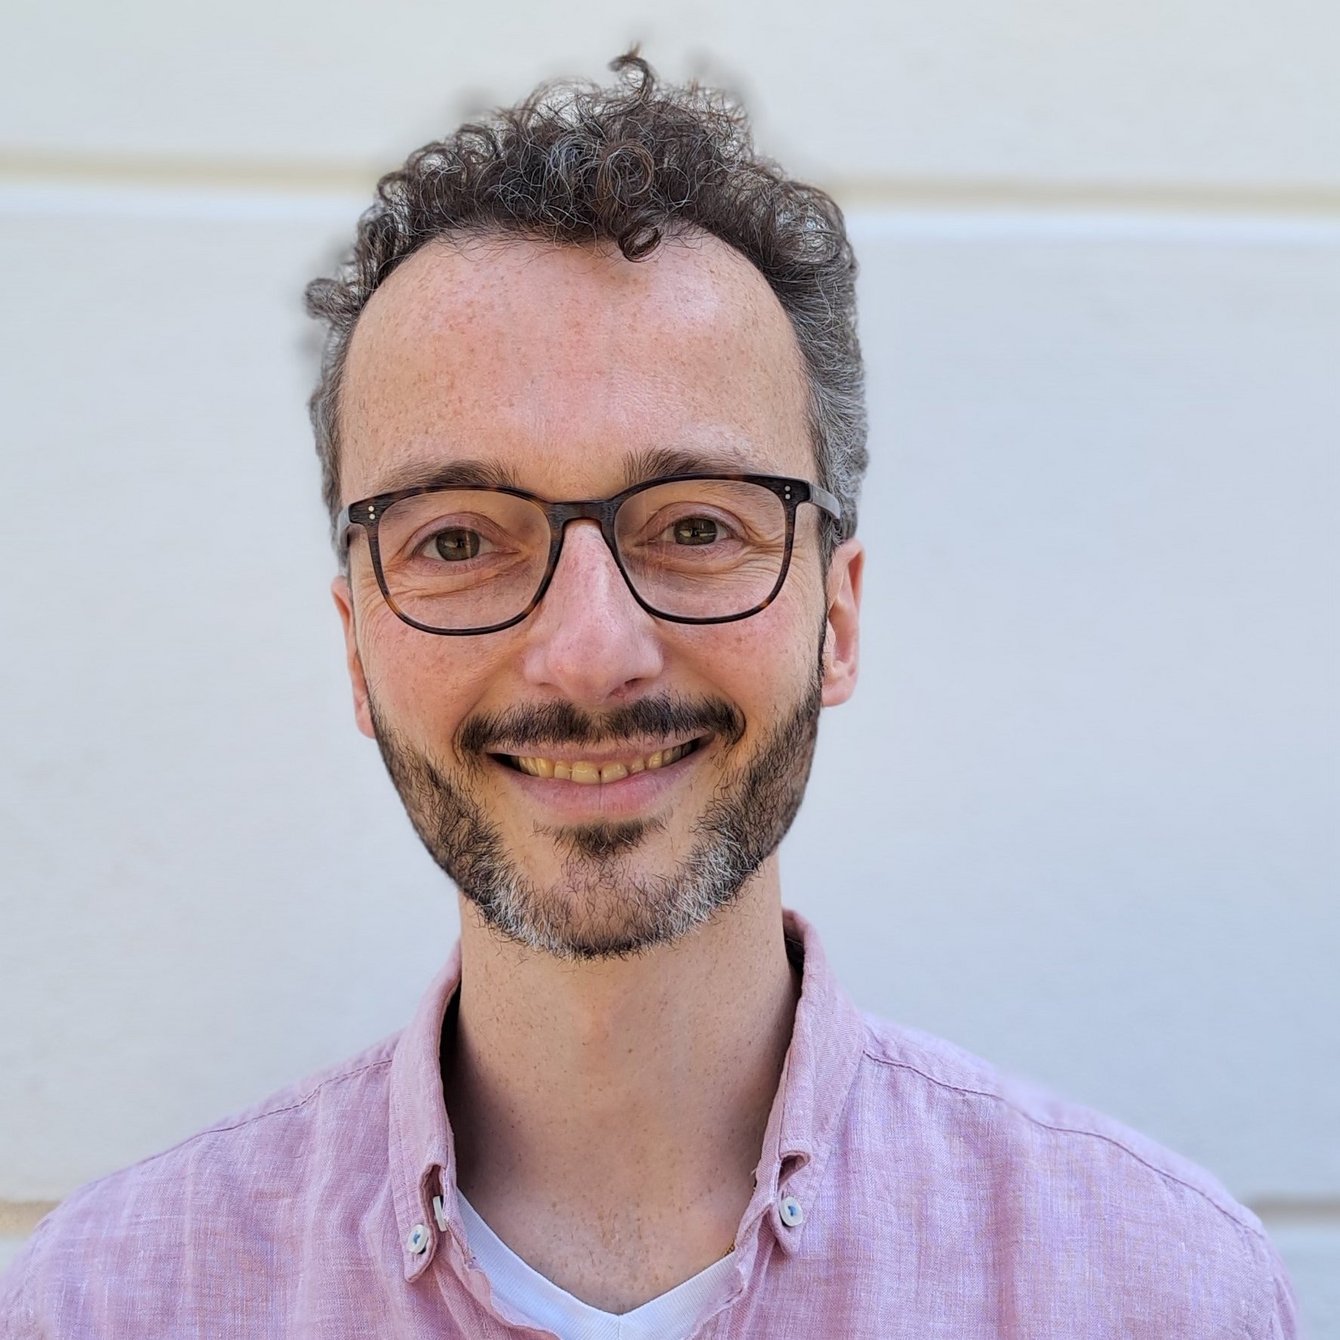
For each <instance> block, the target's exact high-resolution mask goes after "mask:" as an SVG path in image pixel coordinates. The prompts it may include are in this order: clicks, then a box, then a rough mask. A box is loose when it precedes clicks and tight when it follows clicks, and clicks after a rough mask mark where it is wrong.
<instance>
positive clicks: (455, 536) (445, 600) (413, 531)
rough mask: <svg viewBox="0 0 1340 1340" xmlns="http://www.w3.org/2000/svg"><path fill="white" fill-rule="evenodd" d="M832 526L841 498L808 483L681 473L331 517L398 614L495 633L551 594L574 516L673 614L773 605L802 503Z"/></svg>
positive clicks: (713, 616)
mask: <svg viewBox="0 0 1340 1340" xmlns="http://www.w3.org/2000/svg"><path fill="white" fill-rule="evenodd" d="M801 503H811V504H813V505H814V506H815V507H817V508H818V509H819V510H820V511H821V512H823V513H825V514H826V515H827V516H828V517H830V518H831V519H832V520H833V521H839V520H840V519H841V516H842V508H841V504H840V503H839V502H838V500H837V499H836V498H835V497H834V496H833V495H832V494H831V493H829V492H827V491H826V490H825V489H821V488H819V487H818V485H816V484H810V483H807V482H806V481H805V480H803V479H786V478H782V477H779V476H775V475H697V474H687V475H674V476H668V477H666V478H662V479H651V480H648V481H646V482H645V483H642V484H635V485H634V486H633V487H632V488H629V489H625V490H624V491H623V492H622V493H616V494H615V495H614V496H613V497H612V498H599V499H593V500H590V501H586V502H546V501H545V500H544V499H543V498H537V497H535V496H534V495H533V494H530V493H523V492H522V491H521V490H520V489H512V488H503V487H492V486H479V487H471V488H413V489H401V490H399V491H398V492H395V493H383V494H379V495H378V496H376V497H374V498H365V499H363V500H362V501H361V502H356V503H351V504H350V505H349V506H348V507H346V508H345V509H344V511H343V512H341V513H340V516H339V518H338V520H337V522H336V534H337V535H338V537H339V542H340V548H341V553H342V554H344V553H347V549H348V543H349V535H350V531H351V529H352V527H354V526H362V527H363V529H364V531H365V532H366V533H367V537H368V550H369V552H370V553H371V556H372V566H373V570H374V572H375V573H376V576H377V585H378V586H379V587H380V588H381V592H382V595H383V596H385V598H386V603H387V604H388V605H390V607H391V609H392V610H394V611H395V613H396V614H397V615H398V616H399V617H400V618H401V619H402V620H404V622H405V623H407V624H409V625H410V626H411V627H413V628H419V629H422V630H423V631H424V632H425V633H441V634H444V635H446V636H449V637H450V636H462V635H464V634H468V633H496V632H498V631H499V630H500V629H503V628H510V627H511V626H512V625H513V624H515V623H519V622H520V621H521V620H522V619H524V618H525V617H526V616H527V615H528V614H529V613H530V612H531V611H532V610H533V609H534V608H535V607H536V606H537V605H538V604H539V603H540V601H541V600H542V599H543V598H544V593H545V591H546V590H548V588H549V583H550V581H551V580H552V579H553V575H554V570H555V568H557V566H558V559H559V554H560V553H561V552H562V549H563V534H564V531H565V529H566V527H567V525H568V523H569V522H572V521H595V522H597V523H598V524H599V526H600V533H601V535H603V536H604V539H605V543H606V544H607V545H608V546H609V549H610V552H611V553H612V554H613V555H614V561H615V563H616V564H617V565H618V568H619V571H620V572H621V573H622V574H623V577H624V580H625V581H626V582H627V583H628V589H629V590H630V591H631V592H632V593H633V598H634V599H635V600H636V601H637V603H638V604H639V605H641V606H642V608H643V609H644V610H646V611H647V612H648V613H649V614H653V615H655V616H656V617H657V618H658V619H668V620H670V621H671V622H672V623H691V624H702V623H730V622H732V621H733V620H736V619H747V618H748V617H749V616H750V615H751V614H757V613H758V612H759V611H760V610H762V609H764V608H765V607H766V606H767V605H769V604H770V603H771V602H772V601H773V599H774V598H775V597H776V595H777V593H778V592H779V591H780V590H781V589H782V583H783V582H785V581H786V573H787V569H788V568H789V567H790V564H791V550H792V546H793V543H794V540H795V530H796V509H797V508H798V507H799V506H800V504H801Z"/></svg>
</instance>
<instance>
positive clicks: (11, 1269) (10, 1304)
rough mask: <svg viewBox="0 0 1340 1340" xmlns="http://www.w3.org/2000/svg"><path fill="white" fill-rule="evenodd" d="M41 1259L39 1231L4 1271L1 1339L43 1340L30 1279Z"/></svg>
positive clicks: (0, 1291) (0, 1296)
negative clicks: (34, 1312)
mask: <svg viewBox="0 0 1340 1340" xmlns="http://www.w3.org/2000/svg"><path fill="white" fill-rule="evenodd" d="M36 1258H37V1234H36V1233H34V1234H33V1236H32V1237H30V1238H29V1239H28V1241H27V1242H25V1243H24V1244H23V1246H22V1247H21V1248H20V1249H19V1254H18V1255H17V1256H16V1257H15V1258H14V1259H13V1260H12V1261H11V1262H10V1263H9V1265H8V1267H7V1268H6V1269H5V1271H4V1273H3V1274H0V1340H39V1337H40V1336H41V1335H42V1332H41V1331H39V1330H38V1329H37V1319H36V1318H35V1317H34V1316H33V1306H32V1293H31V1290H30V1289H29V1281H30V1278H31V1276H32V1272H33V1270H34V1268H35V1262H36Z"/></svg>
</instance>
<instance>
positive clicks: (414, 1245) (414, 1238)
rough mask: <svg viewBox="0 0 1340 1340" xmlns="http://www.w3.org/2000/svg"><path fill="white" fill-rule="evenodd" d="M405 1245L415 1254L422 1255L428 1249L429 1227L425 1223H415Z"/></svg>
mask: <svg viewBox="0 0 1340 1340" xmlns="http://www.w3.org/2000/svg"><path fill="white" fill-rule="evenodd" d="M405 1246H406V1247H408V1248H409V1249H410V1251H412V1252H413V1253H414V1255H415V1256H422V1255H423V1254H424V1252H426V1251H427V1250H428V1229H427V1228H426V1227H425V1226H424V1225H423V1224H415V1225H414V1227H413V1228H412V1229H411V1230H410V1234H409V1239H408V1241H407V1242H406V1243H405Z"/></svg>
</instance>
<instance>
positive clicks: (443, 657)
mask: <svg viewBox="0 0 1340 1340" xmlns="http://www.w3.org/2000/svg"><path fill="white" fill-rule="evenodd" d="M379 600H380V597H379ZM365 609H366V607H365ZM489 640H490V639H488V638H469V639H467V638H454V637H437V636H434V635H433V634H431V633H424V632H420V631H419V630H418V629H417V628H411V627H410V626H409V625H408V624H405V623H402V622H401V621H400V620H399V619H398V618H396V616H395V615H394V614H393V613H391V611H390V610H389V609H387V608H386V605H385V603H384V602H381V608H380V609H377V608H376V607H375V606H374V607H373V608H372V609H370V610H367V612H366V616H365V618H364V619H363V621H362V622H361V623H360V625H359V646H360V653H361V655H362V659H363V670H364V674H365V676H366V678H367V683H368V692H369V694H370V696H371V697H372V700H373V703H374V705H375V706H376V709H377V712H378V715H379V716H380V717H381V718H382V719H383V720H384V721H385V722H386V723H387V724H388V725H391V726H393V727H394V728H395V729H396V730H397V731H399V732H401V733H402V734H404V735H406V736H407V737H408V738H409V739H411V740H413V741H415V742H417V743H420V744H421V745H423V746H424V747H426V748H427V749H428V750H429V751H430V752H432V753H440V752H441V751H442V750H443V748H444V747H445V746H446V745H447V744H448V743H449V742H450V740H451V738H452V737H453V736H454V734H455V732H456V730H457V728H458V727H459V725H460V723H461V721H462V720H463V719H464V718H465V717H466V716H468V715H469V714H470V713H471V712H472V711H473V710H475V709H476V708H477V706H478V704H479V700H480V697H481V695H482V693H483V689H484V685H485V684H486V683H487V681H488V679H489V677H490V676H491V675H492V674H493V673H494V672H495V669H496V667H495V662H496V660H497V659H498V653H497V652H496V651H493V650H492V649H490V648H487V647H485V646H483V645H482V644H483V643H485V642H487V641H489Z"/></svg>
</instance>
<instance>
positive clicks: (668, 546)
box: [615, 479, 786, 619]
mask: <svg viewBox="0 0 1340 1340" xmlns="http://www.w3.org/2000/svg"><path fill="white" fill-rule="evenodd" d="M615 533H616V536H617V539H618V546H619V557H620V559H621V560H622V562H623V566H624V571H625V572H627V574H628V580H629V581H630V582H631V583H632V585H633V588H634V589H635V590H636V591H637V593H638V595H640V596H641V597H642V599H643V600H645V601H646V602H647V604H648V605H650V606H651V607H652V608H653V609H656V610H660V611H661V613H663V614H677V615H680V616H682V617H685V618H694V619H723V618H729V617H731V616H732V615H736V614H743V613H745V612H746V611H747V610H752V609H754V608H755V607H756V606H758V605H761V604H762V603H763V602H764V601H765V600H767V599H768V597H769V596H770V595H771V594H772V592H773V590H774V588H775V587H776V585H777V579H778V578H779V577H780V576H781V573H782V567H783V565H784V563H785V562H786V508H785V506H784V505H783V503H782V501H781V499H780V498H778V497H777V495H776V494H775V493H773V492H772V491H771V490H770V489H766V488H764V487H763V486H762V485H761V484H748V483H745V482H743V481H741V480H734V479H682V480H674V481H671V482H669V483H665V484H656V485H654V486H653V487H651V488H647V489H643V490H641V492H638V493H635V494H633V496H632V497H631V498H629V499H628V500H627V501H626V502H625V503H624V504H623V506H622V507H621V508H620V509H619V514H618V517H617V518H616V520H615Z"/></svg>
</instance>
